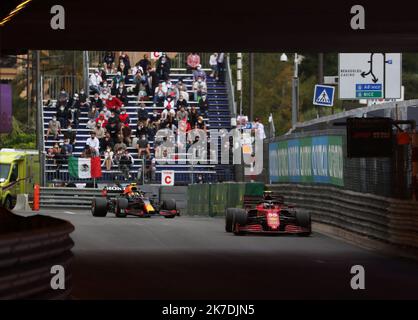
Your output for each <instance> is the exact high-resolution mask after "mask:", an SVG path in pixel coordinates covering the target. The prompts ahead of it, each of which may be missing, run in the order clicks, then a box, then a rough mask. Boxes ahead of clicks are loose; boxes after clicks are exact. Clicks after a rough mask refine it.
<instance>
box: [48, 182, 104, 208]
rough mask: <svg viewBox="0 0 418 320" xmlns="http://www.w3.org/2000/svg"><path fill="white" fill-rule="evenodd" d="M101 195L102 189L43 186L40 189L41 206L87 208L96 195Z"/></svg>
mask: <svg viewBox="0 0 418 320" xmlns="http://www.w3.org/2000/svg"><path fill="white" fill-rule="evenodd" d="M100 196H101V190H100V189H93V188H50V187H43V188H41V190H40V207H41V208H47V207H52V208H71V209H85V208H90V207H91V201H92V199H93V198H94V197H100Z"/></svg>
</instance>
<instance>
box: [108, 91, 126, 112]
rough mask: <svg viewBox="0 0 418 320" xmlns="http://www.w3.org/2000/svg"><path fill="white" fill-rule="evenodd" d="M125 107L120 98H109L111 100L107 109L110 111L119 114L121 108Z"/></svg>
mask: <svg viewBox="0 0 418 320" xmlns="http://www.w3.org/2000/svg"><path fill="white" fill-rule="evenodd" d="M123 106H124V105H123V103H122V101H120V100H119V99H118V98H116V97H114V96H112V95H111V96H109V99H107V101H106V108H107V109H108V110H110V111H111V112H112V111H115V112H116V113H119V110H120V108H122V107H123Z"/></svg>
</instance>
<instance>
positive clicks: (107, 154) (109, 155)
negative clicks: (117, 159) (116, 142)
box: [103, 146, 114, 171]
mask: <svg viewBox="0 0 418 320" xmlns="http://www.w3.org/2000/svg"><path fill="white" fill-rule="evenodd" d="M113 154H114V152H113V150H112V148H111V147H110V146H107V147H106V150H105V151H104V160H103V165H104V166H105V167H106V170H107V171H110V170H111V169H112V164H113Z"/></svg>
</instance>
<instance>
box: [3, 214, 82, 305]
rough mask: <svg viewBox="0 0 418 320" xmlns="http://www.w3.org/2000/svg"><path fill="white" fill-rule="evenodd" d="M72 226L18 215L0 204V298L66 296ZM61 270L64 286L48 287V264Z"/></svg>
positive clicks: (68, 285)
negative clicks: (62, 270)
mask: <svg viewBox="0 0 418 320" xmlns="http://www.w3.org/2000/svg"><path fill="white" fill-rule="evenodd" d="M73 231H74V226H73V225H72V224H71V223H69V222H67V221H63V220H60V219H55V218H52V217H47V216H31V217H21V216H17V215H14V214H12V213H11V212H9V211H7V210H5V209H3V208H0V299H66V298H68V297H69V295H70V292H71V278H72V273H71V261H72V259H73V254H72V253H71V248H72V247H73V246H74V242H73V241H72V239H71V238H70V236H69V235H70V233H71V232H73ZM55 265H59V266H62V267H63V268H64V270H65V289H62V290H61V289H58V290H53V289H52V288H51V279H52V277H53V276H54V274H51V268H52V267H53V266H55Z"/></svg>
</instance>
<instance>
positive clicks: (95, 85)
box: [89, 69, 103, 93]
mask: <svg viewBox="0 0 418 320" xmlns="http://www.w3.org/2000/svg"><path fill="white" fill-rule="evenodd" d="M102 82H103V78H102V77H101V76H100V74H99V70H97V69H96V70H95V71H94V73H92V74H91V76H90V78H89V88H90V90H91V91H92V92H93V93H96V92H97V93H100V91H101V89H102V88H101V86H100V84H101V83H102Z"/></svg>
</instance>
